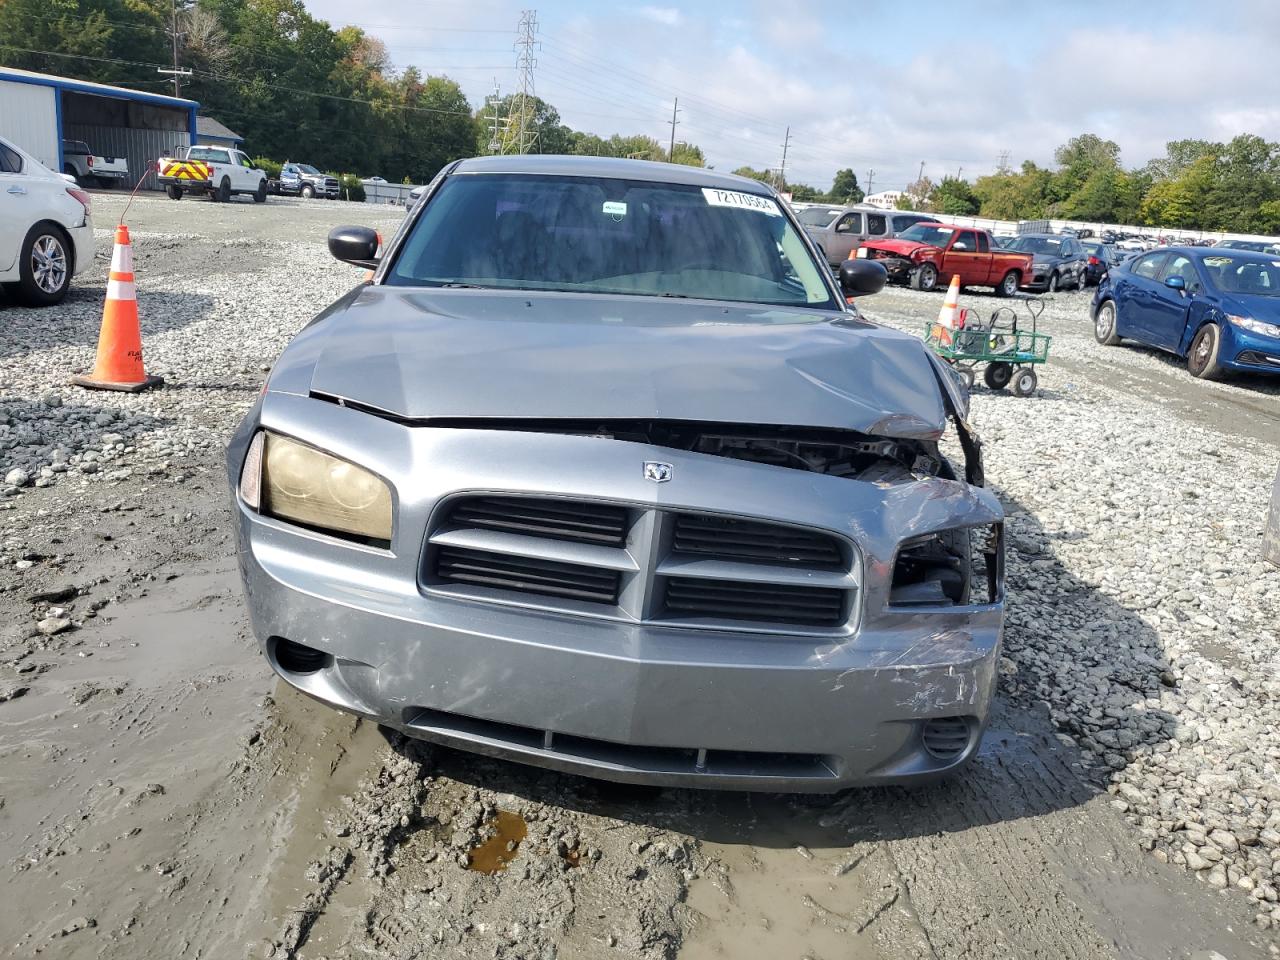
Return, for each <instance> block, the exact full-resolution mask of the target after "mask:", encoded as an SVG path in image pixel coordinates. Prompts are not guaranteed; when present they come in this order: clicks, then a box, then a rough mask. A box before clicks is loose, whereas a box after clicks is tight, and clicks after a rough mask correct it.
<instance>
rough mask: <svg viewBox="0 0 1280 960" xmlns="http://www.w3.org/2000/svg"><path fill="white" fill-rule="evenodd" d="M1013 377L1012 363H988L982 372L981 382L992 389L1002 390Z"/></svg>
mask: <svg viewBox="0 0 1280 960" xmlns="http://www.w3.org/2000/svg"><path fill="white" fill-rule="evenodd" d="M1012 377H1013V365H1012V364H1009V363H989V364H987V369H986V370H985V371H984V372H983V374H982V379H983V382H985V383H986V385H987V386H988V387H990V388H991V389H992V390H1003V389H1004V388H1005V387H1007V386H1008V385H1009V380H1010V379H1011V378H1012Z"/></svg>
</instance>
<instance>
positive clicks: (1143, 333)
mask: <svg viewBox="0 0 1280 960" xmlns="http://www.w3.org/2000/svg"><path fill="white" fill-rule="evenodd" d="M1168 256H1169V255H1168V254H1167V253H1164V252H1160V251H1157V252H1156V253H1148V254H1144V255H1142V256H1139V257H1137V258H1136V259H1135V260H1134V262H1133V265H1132V266H1131V267H1130V268H1129V269H1128V270H1127V271H1125V272H1124V278H1123V280H1122V281H1121V282H1120V283H1119V284H1118V285H1117V287H1116V333H1118V334H1119V335H1120V336H1123V337H1130V338H1131V339H1134V340H1140V341H1142V342H1143V343H1150V342H1151V340H1150V338H1151V328H1152V326H1153V324H1154V323H1155V314H1156V311H1157V307H1156V297H1157V292H1158V291H1159V290H1160V289H1161V287H1160V279H1159V277H1160V273H1161V271H1162V270H1163V269H1164V262H1165V260H1166V259H1167V258H1168Z"/></svg>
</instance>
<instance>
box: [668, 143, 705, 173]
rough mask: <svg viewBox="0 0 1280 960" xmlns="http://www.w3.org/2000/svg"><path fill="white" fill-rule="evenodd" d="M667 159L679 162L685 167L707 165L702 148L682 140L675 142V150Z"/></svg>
mask: <svg viewBox="0 0 1280 960" xmlns="http://www.w3.org/2000/svg"><path fill="white" fill-rule="evenodd" d="M669 159H670V160H671V162H672V163H680V164H683V165H684V166H686V167H705V166H706V165H707V158H706V157H705V156H704V155H703V153H702V148H701V147H697V146H694V145H693V144H692V143H684V142H683V141H681V142H680V143H677V144H676V148H675V151H674V152H673V153H672V155H671V157H670V158H669Z"/></svg>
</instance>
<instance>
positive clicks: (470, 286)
mask: <svg viewBox="0 0 1280 960" xmlns="http://www.w3.org/2000/svg"><path fill="white" fill-rule="evenodd" d="M439 286H441V287H445V288H446V289H449V290H496V289H498V288H497V287H486V286H485V285H484V284H483V283H442V284H439ZM504 289H505V288H504Z"/></svg>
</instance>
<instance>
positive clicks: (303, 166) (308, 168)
mask: <svg viewBox="0 0 1280 960" xmlns="http://www.w3.org/2000/svg"><path fill="white" fill-rule="evenodd" d="M298 169H299V170H301V171H302V172H303V173H319V172H320V171H319V170H317V169H316V168H315V167H313V166H312V165H311V164H309V163H300V164H298Z"/></svg>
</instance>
